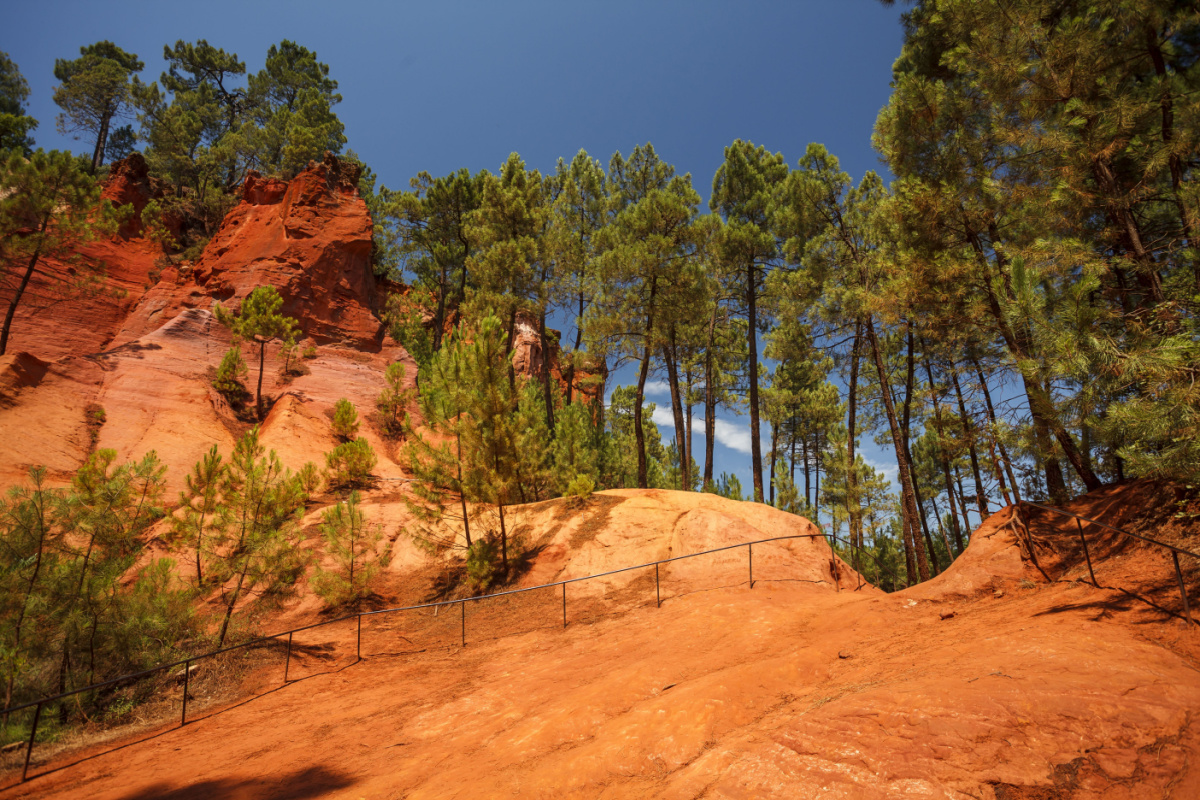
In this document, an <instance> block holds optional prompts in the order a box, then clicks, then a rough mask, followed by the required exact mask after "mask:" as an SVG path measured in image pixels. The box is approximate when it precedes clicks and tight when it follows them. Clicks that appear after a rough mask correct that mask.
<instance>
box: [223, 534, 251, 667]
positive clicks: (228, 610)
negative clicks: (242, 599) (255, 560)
mask: <svg viewBox="0 0 1200 800" xmlns="http://www.w3.org/2000/svg"><path fill="white" fill-rule="evenodd" d="M249 569H250V556H249V554H247V555H246V557H245V559H244V560H243V561H242V571H241V573H239V574H238V582H237V586H235V587H234V589H233V595H232V596H231V597H230V598H229V605H227V606H226V607H225V619H223V620H221V633H220V634H219V635H218V636H217V649H220V648H221V647H222V646H224V644H225V635H226V634H227V633H229V620H230V618H231V617H233V607H234V606H235V605H237V601H238V596H239V595H240V594H241V593H242V583H243V582H245V580H246V573H247V572H248V571H249Z"/></svg>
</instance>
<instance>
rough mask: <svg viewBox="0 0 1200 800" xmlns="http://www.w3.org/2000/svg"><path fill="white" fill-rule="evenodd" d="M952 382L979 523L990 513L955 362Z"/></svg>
mask: <svg viewBox="0 0 1200 800" xmlns="http://www.w3.org/2000/svg"><path fill="white" fill-rule="evenodd" d="M949 366H950V370H949V371H950V381H951V383H952V384H953V385H954V394H955V396H956V397H958V415H959V417H961V418H962V424H963V435H964V436H965V437H966V439H967V452H968V453H969V454H970V456H971V474H972V475H973V476H974V478H975V503H976V505H977V506H978V507H979V521H980V524H982V523H983V520H985V519H987V518H988V517H989V516H990V514H989V513H988V505H987V498H986V497H985V496H984V491H983V475H982V473H981V472H980V471H979V456H978V455H977V454H976V453H975V426H974V425H972V424H971V418H970V417H969V416H967V404H966V402H964V401H963V393H962V386H961V385H960V384H959V382H958V370H957V368H956V367H955V365H954V362H953V361H951V362H950V365H949Z"/></svg>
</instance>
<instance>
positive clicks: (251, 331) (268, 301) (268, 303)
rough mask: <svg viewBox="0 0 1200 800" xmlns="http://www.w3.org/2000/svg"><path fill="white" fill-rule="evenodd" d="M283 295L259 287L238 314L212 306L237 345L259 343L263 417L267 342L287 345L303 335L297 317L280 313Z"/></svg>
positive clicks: (257, 399)
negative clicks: (239, 343) (263, 386)
mask: <svg viewBox="0 0 1200 800" xmlns="http://www.w3.org/2000/svg"><path fill="white" fill-rule="evenodd" d="M282 305H283V298H282V297H280V296H279V292H278V291H276V289H275V287H274V286H259V287H258V288H257V289H255V290H254V291H252V292H251V293H250V294H249V296H247V297H246V299H245V300H243V301H242V305H241V308H239V309H238V312H237V314H234V313H233V312H231V311H229V310H228V309H226V308H225V307H224V306H222V305H221V304H220V303H217V304H216V306H215V307H214V308H213V314H214V315H215V316H216V318H217V321H218V322H220V323H221V324H222V325H224V326H225V327H227V328H229V330H230V331H231V332H232V333H233V336H234V340H235V341H234V344H235V345H236V344H237V342H238V341H240V340H242V339H249V340H251V341H253V342H255V343H256V344H257V345H258V388H257V389H256V390H255V392H254V408H255V413H256V414H257V415H258V418H259V419H260V420H261V419H262V416H263V409H262V381H263V369H264V365H265V361H266V357H267V343H268V342H270V341H272V340H274V339H280V340H282V341H283V343H284V344H285V345H290V344H293V343H294V342H295V341H296V338H297V336H298V335H299V334H300V323H299V321H298V320H296V319H294V318H292V317H288V316H284V315H283V314H280V313H279V309H280V307H281V306H282Z"/></svg>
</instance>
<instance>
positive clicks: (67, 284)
mask: <svg viewBox="0 0 1200 800" xmlns="http://www.w3.org/2000/svg"><path fill="white" fill-rule="evenodd" d="M120 218H121V214H120V213H118V212H117V211H115V210H114V209H113V207H112V205H111V204H110V203H109V202H108V201H107V200H106V201H101V200H100V187H99V186H98V185H97V184H96V181H95V179H94V178H92V177H91V176H89V175H88V174H87V173H86V171H85V170H84V169H83V168H82V167H81V166H80V163H79V161H77V160H76V159H75V158H74V157H73V156H71V154H69V153H61V152H58V151H51V152H49V153H45V152H42V151H40V150H39V151H38V152H36V153H34V154H33V155H32V156H30V157H29V158H28V159H26V158H25V157H24V155H23V154H22V153H20V152H11V153H9V154H8V155H7V157H6V158H4V160H3V161H2V162H0V277H3V278H4V282H5V283H7V284H9V286H10V287H11V288H9V289H8V290H7V291H6V292H5V294H8V293H9V292H11V295H9V297H8V298H7V303H6V305H7V306H8V308H7V310H6V312H5V315H4V325H3V328H2V329H0V355H4V354H5V353H6V352H7V348H8V338H9V335H10V334H11V332H12V324H13V318H14V317H15V315H16V313H17V308H18V307H20V306H21V304H22V302H24V301H26V300H27V299H29V297H27V294H31V289H30V282H31V280H32V279H33V277H34V275H35V274H36V275H38V277H39V278H40V279H41V283H42V285H43V286H44V289H43V292H44V293H46V294H48V296H46V294H44V295H43V296H41V297H37V298H35V299H39V300H42V301H49V300H51V299H57V298H55V295H61V296H65V297H72V296H79V295H86V294H98V293H100V292H103V291H105V290H104V288H103V286H102V279H103V276H104V265H103V264H101V263H97V262H94V261H89V260H88V259H86V258H84V257H82V256H81V255H79V248H80V247H81V246H82V245H84V244H87V243H88V242H90V241H92V240H94V239H95V238H97V237H99V236H105V235H108V234H111V233H112V232H114V231H115V230H116V226H117V222H118V221H119V219H120ZM50 259H54V260H57V261H61V262H66V263H67V264H68V265H69V267H70V268H68V269H55V270H53V271H47V270H46V269H45V268H44V262H45V261H47V260H50Z"/></svg>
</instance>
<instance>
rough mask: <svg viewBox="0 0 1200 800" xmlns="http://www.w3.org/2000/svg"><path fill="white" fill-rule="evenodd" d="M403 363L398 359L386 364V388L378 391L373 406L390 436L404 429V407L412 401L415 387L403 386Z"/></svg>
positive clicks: (396, 434) (397, 434)
mask: <svg viewBox="0 0 1200 800" xmlns="http://www.w3.org/2000/svg"><path fill="white" fill-rule="evenodd" d="M404 375H405V370H404V365H403V364H401V363H400V362H399V361H397V362H395V363H394V364H388V367H387V371H386V372H385V373H384V379H385V380H386V381H387V388H385V389H384V390H383V391H382V392H380V393H379V399H378V400H376V401H375V407H376V408H378V409H379V413H380V415H381V416H382V417H383V427H384V430H386V431H387V432H388V434H389V435H391V436H399V435H400V434H401V433H403V431H404V417H405V409H407V408H408V406H409V405H410V404H411V403H412V402H413V400H414V399H415V396H416V389H405V388H404Z"/></svg>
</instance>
